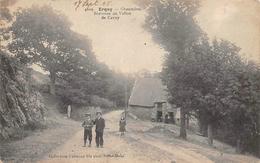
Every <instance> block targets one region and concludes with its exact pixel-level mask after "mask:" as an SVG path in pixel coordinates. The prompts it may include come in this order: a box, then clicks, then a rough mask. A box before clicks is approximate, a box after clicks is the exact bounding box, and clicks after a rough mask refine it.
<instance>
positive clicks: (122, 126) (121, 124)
mask: <svg viewBox="0 0 260 163" xmlns="http://www.w3.org/2000/svg"><path fill="white" fill-rule="evenodd" d="M125 126H126V121H125V120H122V119H121V120H120V121H119V131H120V132H125V130H126V129H125Z"/></svg>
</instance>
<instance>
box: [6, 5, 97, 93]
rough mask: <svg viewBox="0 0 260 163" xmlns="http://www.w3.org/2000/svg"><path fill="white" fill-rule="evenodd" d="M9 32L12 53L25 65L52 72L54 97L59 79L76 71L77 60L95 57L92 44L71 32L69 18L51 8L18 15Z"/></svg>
mask: <svg viewBox="0 0 260 163" xmlns="http://www.w3.org/2000/svg"><path fill="white" fill-rule="evenodd" d="M9 30H10V31H11V32H12V41H11V43H10V44H9V46H8V47H9V50H10V51H11V52H12V53H14V54H15V55H16V57H17V58H18V59H19V60H20V61H21V62H22V63H24V64H29V65H30V64H33V63H36V64H38V65H39V66H41V67H42V68H43V69H44V70H45V71H48V72H49V77H50V80H51V83H50V93H51V94H55V82H56V79H57V75H58V74H59V73H60V72H63V71H64V69H67V70H70V71H73V70H71V69H72V68H73V67H75V65H77V64H78V62H80V61H79V60H78V57H76V56H78V55H82V54H84V55H86V56H90V58H91V55H92V53H91V47H90V46H89V41H88V40H87V39H85V38H84V37H82V36H80V35H79V34H76V33H75V32H73V31H71V29H70V23H69V21H68V20H67V18H66V17H65V16H64V15H61V14H60V13H58V12H56V11H54V10H53V9H52V8H50V7H48V6H44V7H41V8H39V7H37V6H34V7H33V8H30V9H23V10H21V11H18V12H17V13H16V19H15V21H14V22H13V24H12V26H11V27H10V29H9Z"/></svg>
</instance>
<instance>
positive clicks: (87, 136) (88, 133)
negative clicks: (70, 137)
mask: <svg viewBox="0 0 260 163" xmlns="http://www.w3.org/2000/svg"><path fill="white" fill-rule="evenodd" d="M96 115H97V117H96V119H95V120H94V121H93V120H92V119H91V114H85V117H86V119H85V120H84V121H83V123H82V127H83V128H84V145H83V147H86V144H87V140H88V146H89V147H91V142H92V128H93V126H94V125H96V129H95V132H96V147H97V148H99V147H100V148H103V144H104V139H103V133H104V129H105V120H104V118H103V117H102V113H101V112H97V114H96ZM125 126H126V120H125V117H124V116H122V117H121V119H120V121H119V131H120V132H121V136H123V135H124V133H125V131H126V128H125Z"/></svg>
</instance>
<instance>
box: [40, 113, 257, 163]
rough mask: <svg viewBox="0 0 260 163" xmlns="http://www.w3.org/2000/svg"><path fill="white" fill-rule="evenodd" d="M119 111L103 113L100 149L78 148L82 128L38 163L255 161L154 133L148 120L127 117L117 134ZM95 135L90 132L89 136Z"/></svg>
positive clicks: (162, 133) (254, 162)
mask: <svg viewBox="0 0 260 163" xmlns="http://www.w3.org/2000/svg"><path fill="white" fill-rule="evenodd" d="M120 114H121V111H114V112H111V113H109V114H106V115H105V116H104V118H105V120H106V129H105V134H104V141H105V143H104V148H96V147H95V142H94V141H93V144H92V147H91V148H89V147H82V145H83V140H82V138H83V131H82V129H81V128H80V126H79V131H78V132H77V133H75V135H74V136H73V137H71V138H70V139H69V140H68V141H67V142H66V143H65V144H64V145H62V146H60V147H59V148H57V149H55V150H54V151H52V152H51V153H49V154H48V155H47V156H45V157H44V159H42V160H41V161H40V162H42V163H57V162H60V163H70V162H78V163H85V162H94V163H95V162H98V163H108V162H113V163H114V162H120V163H121V162H125V163H127V162H129V163H135V162H136V163H137V162H138V163H142V162H146V163H147V162H165V163H173V162H177V163H179V162H183V163H188V162H193V163H202V162H203V163H210V162H221V163H224V162H245V163H248V162H252V163H259V162H260V161H259V159H256V158H254V157H249V156H244V155H236V154H228V153H223V151H222V152H221V151H219V150H217V149H214V148H210V147H207V146H202V145H198V144H194V143H191V142H187V141H183V140H180V139H177V138H174V137H172V136H171V135H172V134H170V136H169V133H168V134H167V133H166V132H164V131H162V132H160V131H159V132H158V131H156V130H153V129H156V128H158V126H157V127H156V126H154V125H156V124H152V123H149V122H142V121H138V120H137V121H136V120H132V119H131V120H128V125H127V130H128V132H127V134H126V135H125V136H123V137H121V136H120V135H119V133H118V120H119V118H120ZM94 137H95V134H94V131H93V138H94Z"/></svg>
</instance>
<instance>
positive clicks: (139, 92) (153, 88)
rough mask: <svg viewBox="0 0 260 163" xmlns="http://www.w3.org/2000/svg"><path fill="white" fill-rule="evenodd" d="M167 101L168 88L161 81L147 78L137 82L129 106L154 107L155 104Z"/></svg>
mask: <svg viewBox="0 0 260 163" xmlns="http://www.w3.org/2000/svg"><path fill="white" fill-rule="evenodd" d="M166 101H167V92H166V87H165V86H164V85H163V84H162V81H161V79H159V78H154V77H146V78H140V79H137V80H136V81H135V84H134V87H133V90H132V93H131V96H130V99H129V105H130V106H131V105H132V106H133V105H135V106H143V107H153V106H154V103H155V102H166Z"/></svg>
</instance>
